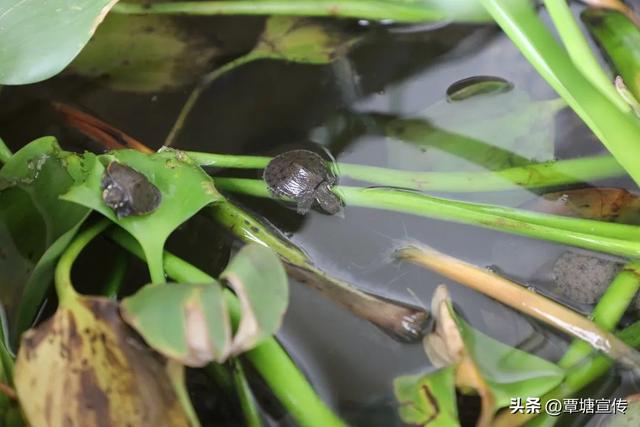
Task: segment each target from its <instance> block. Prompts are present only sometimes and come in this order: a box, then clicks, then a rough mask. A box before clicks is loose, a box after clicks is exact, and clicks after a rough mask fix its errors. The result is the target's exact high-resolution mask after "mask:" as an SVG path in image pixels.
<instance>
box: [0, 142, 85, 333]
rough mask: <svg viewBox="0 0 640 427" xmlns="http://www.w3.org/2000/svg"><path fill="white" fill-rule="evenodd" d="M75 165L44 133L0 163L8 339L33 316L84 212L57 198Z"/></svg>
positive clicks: (2, 291) (0, 288) (2, 296)
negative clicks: (2, 164) (60, 256)
mask: <svg viewBox="0 0 640 427" xmlns="http://www.w3.org/2000/svg"><path fill="white" fill-rule="evenodd" d="M81 167H82V161H81V159H80V158H79V157H78V156H76V155H74V154H71V153H65V152H63V151H62V150H61V149H60V147H59V146H58V144H57V142H56V140H55V139H54V138H51V137H45V138H40V139H37V140H35V141H33V142H31V143H30V144H28V145H27V146H25V147H24V148H22V149H21V150H20V151H18V152H17V153H15V154H14V155H13V156H12V157H11V158H10V160H9V161H8V162H7V163H6V164H5V165H4V167H2V169H0V250H1V252H2V255H3V256H0V301H1V302H2V305H3V306H4V308H5V310H6V313H7V317H8V321H9V324H10V328H9V331H10V334H9V337H8V338H9V340H10V341H13V340H15V339H17V337H18V336H19V334H20V333H21V332H22V331H24V330H25V329H27V328H28V327H29V326H30V325H31V322H33V320H34V317H35V316H36V313H37V311H38V309H39V307H40V305H41V304H42V301H43V299H44V297H45V295H46V293H47V291H48V289H49V285H50V283H51V278H52V275H53V268H54V264H55V261H56V259H57V258H58V256H59V255H60V253H61V252H62V250H63V249H64V248H65V247H66V246H67V245H68V244H69V242H70V241H71V239H72V237H73V236H74V235H75V233H76V231H77V230H78V227H80V225H81V224H82V222H83V221H84V219H85V218H86V217H87V216H88V214H89V212H90V211H89V210H88V209H86V208H84V207H81V206H78V205H76V204H74V203H69V202H66V201H64V200H61V199H60V195H61V194H64V193H66V192H67V191H68V190H69V188H70V187H71V185H72V184H73V179H72V174H73V173H77V172H78V171H79V169H80V168H81Z"/></svg>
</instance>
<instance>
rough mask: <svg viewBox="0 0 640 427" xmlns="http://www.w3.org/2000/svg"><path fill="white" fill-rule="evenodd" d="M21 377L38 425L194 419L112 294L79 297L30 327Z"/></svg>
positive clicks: (27, 408) (28, 411)
mask: <svg viewBox="0 0 640 427" xmlns="http://www.w3.org/2000/svg"><path fill="white" fill-rule="evenodd" d="M15 385H16V390H17V393H18V397H19V399H20V403H21V405H22V408H23V410H24V412H25V415H26V417H27V419H28V421H29V423H30V424H31V425H33V426H48V427H63V426H69V425H76V426H83V427H92V426H96V427H98V426H99V427H109V426H114V427H115V426H127V425H130V426H136V427H146V426H148V427H163V426H166V427H174V426H185V427H186V426H189V422H188V420H187V417H186V415H185V413H184V412H183V409H182V407H181V406H180V404H179V402H178V400H177V398H176V395H175V392H174V389H173V388H172V385H171V382H170V380H169V378H168V376H167V374H166V371H165V363H164V361H163V360H162V359H161V358H160V357H158V356H157V355H155V354H152V353H151V352H150V351H149V350H147V349H146V348H145V347H144V346H143V345H142V344H141V343H140V342H139V341H138V340H137V338H136V337H135V336H134V335H132V334H131V332H130V330H129V329H128V328H127V326H126V324H125V323H124V322H123V321H122V320H121V318H120V316H119V315H118V307H117V305H116V303H115V302H113V301H111V300H107V299H102V298H87V297H78V298H77V300H75V301H74V303H73V304H67V305H66V306H61V307H60V308H59V309H58V311H57V312H56V314H55V315H54V316H53V317H52V318H51V319H49V320H48V321H46V322H45V323H43V324H42V325H40V326H39V327H37V328H35V329H31V330H29V331H27V332H26V333H25V334H24V336H23V338H22V344H21V347H20V351H19V353H18V358H17V361H16V367H15Z"/></svg>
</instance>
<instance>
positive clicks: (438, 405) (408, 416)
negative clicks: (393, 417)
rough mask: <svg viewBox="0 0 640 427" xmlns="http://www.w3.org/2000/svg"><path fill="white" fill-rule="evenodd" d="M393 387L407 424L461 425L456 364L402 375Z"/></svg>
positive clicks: (399, 410)
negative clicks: (432, 370) (424, 372)
mask: <svg viewBox="0 0 640 427" xmlns="http://www.w3.org/2000/svg"><path fill="white" fill-rule="evenodd" d="M393 388H394V390H395V395H396V399H397V401H398V404H399V408H398V412H399V413H400V418H401V419H402V421H404V422H405V423H407V424H409V425H419V426H425V427H455V426H459V425H460V422H459V421H458V409H457V407H456V390H455V368H454V367H453V366H448V367H446V368H442V369H440V370H438V371H435V372H432V373H429V374H418V375H408V376H403V377H398V378H396V379H395V380H394V381H393Z"/></svg>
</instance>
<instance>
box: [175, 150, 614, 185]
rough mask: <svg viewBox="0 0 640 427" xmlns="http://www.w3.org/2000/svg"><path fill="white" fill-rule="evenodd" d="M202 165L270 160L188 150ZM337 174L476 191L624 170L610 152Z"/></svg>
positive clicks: (355, 168)
mask: <svg viewBox="0 0 640 427" xmlns="http://www.w3.org/2000/svg"><path fill="white" fill-rule="evenodd" d="M186 154H187V155H188V156H189V157H190V158H191V159H193V161H195V162H196V163H198V164H199V165H201V166H213V167H220V168H237V169H262V168H264V167H265V166H267V164H268V163H269V161H270V160H271V157H265V156H239V155H230V154H214V153H202V152H194V151H188V152H186ZM334 168H335V171H336V173H337V174H338V175H340V176H344V177H349V178H353V179H357V180H360V181H367V182H371V183H374V184H380V185H385V186H388V187H402V188H407V189H415V190H421V191H427V190H428V191H442V192H448V191H450V192H478V191H500V190H513V189H516V188H518V187H525V188H541V187H551V186H559V185H566V184H573V183H576V182H586V181H593V180H597V179H603V178H609V177H612V176H617V175H622V174H624V169H622V168H621V167H620V165H619V164H618V162H616V160H615V159H614V158H613V157H611V156H594V157H584V158H580V159H572V160H560V161H556V162H548V163H539V164H532V165H527V166H518V167H513V168H509V169H503V170H499V171H492V172H419V171H400V170H395V169H389V168H382V167H377V166H366V165H357V164H351V163H337V164H336V165H335V166H334Z"/></svg>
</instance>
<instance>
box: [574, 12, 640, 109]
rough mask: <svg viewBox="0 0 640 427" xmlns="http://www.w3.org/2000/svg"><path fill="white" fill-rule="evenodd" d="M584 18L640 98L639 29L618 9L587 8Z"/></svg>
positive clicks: (615, 66)
mask: <svg viewBox="0 0 640 427" xmlns="http://www.w3.org/2000/svg"><path fill="white" fill-rule="evenodd" d="M581 17H582V20H583V21H584V23H585V25H586V26H587V28H588V29H589V32H590V33H591V34H592V35H593V37H594V38H595V39H596V41H597V42H598V44H600V46H601V47H602V49H603V50H604V53H605V55H606V56H607V57H608V58H609V60H610V61H611V63H612V65H613V68H614V69H615V70H616V72H617V73H618V74H620V75H621V76H622V79H623V80H624V83H625V85H626V86H627V88H628V89H629V90H630V91H631V93H633V95H634V96H635V98H636V100H640V29H639V28H638V27H637V26H636V25H635V24H634V23H633V22H631V20H629V18H628V17H626V16H624V15H623V14H621V13H619V12H613V11H607V10H603V9H586V10H585V11H584V12H582V15H581Z"/></svg>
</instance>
